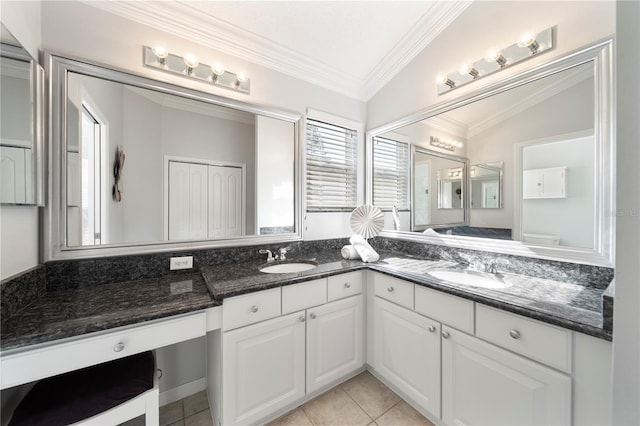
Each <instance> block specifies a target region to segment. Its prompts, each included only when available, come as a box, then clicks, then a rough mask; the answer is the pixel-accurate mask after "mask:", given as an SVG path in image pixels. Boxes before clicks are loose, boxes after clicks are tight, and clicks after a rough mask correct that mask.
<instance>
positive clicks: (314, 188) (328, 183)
mask: <svg viewBox="0 0 640 426" xmlns="http://www.w3.org/2000/svg"><path fill="white" fill-rule="evenodd" d="M356 146H357V131H355V130H351V129H347V128H344V127H341V126H336V125H333V124H329V123H324V122H321V121H317V120H311V119H307V154H306V160H307V172H306V186H307V211H345V210H352V209H353V208H355V207H356V203H357V187H356V161H357V155H356Z"/></svg>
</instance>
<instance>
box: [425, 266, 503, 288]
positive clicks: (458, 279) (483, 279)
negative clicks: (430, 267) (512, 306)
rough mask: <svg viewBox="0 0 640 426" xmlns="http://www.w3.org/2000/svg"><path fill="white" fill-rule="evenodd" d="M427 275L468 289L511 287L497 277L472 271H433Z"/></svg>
mask: <svg viewBox="0 0 640 426" xmlns="http://www.w3.org/2000/svg"><path fill="white" fill-rule="evenodd" d="M427 274H429V275H431V276H432V277H434V278H437V279H439V280H442V281H449V282H452V283H454V284H459V285H468V286H470V287H481V288H493V289H500V288H507V287H510V286H511V283H509V282H507V281H504V280H501V279H500V278H498V277H497V276H493V275H490V274H483V273H480V272H474V271H449V270H435V271H428V272H427Z"/></svg>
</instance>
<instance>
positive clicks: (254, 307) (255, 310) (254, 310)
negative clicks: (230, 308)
mask: <svg viewBox="0 0 640 426" xmlns="http://www.w3.org/2000/svg"><path fill="white" fill-rule="evenodd" d="M251 312H253V313H254V314H255V313H256V312H258V307H257V306H256V305H253V306H252V307H251Z"/></svg>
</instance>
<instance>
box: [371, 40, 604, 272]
mask: <svg viewBox="0 0 640 426" xmlns="http://www.w3.org/2000/svg"><path fill="white" fill-rule="evenodd" d="M590 62H591V63H592V64H593V70H594V96H595V108H594V135H595V137H596V141H597V142H598V143H597V149H596V170H595V174H596V187H595V193H596V217H595V228H596V229H595V232H594V235H595V238H594V248H593V249H581V248H575V247H562V246H553V247H552V246H542V245H527V244H524V243H522V242H520V241H508V240H493V239H489V238H478V237H462V236H449V235H444V236H439V237H432V236H425V235H423V234H416V233H413V232H403V231H392V230H383V231H382V233H381V234H380V235H381V236H382V237H387V238H394V239H400V240H406V241H415V242H422V243H428V244H434V245H445V246H449V247H458V248H465V249H471V250H482V251H490V252H495V253H503V254H510V255H515V256H525V257H534V258H543V259H549V260H557V261H562V262H576V263H585V264H591V265H598V266H606V267H613V266H614V264H615V261H614V259H615V155H614V154H615V148H614V145H615V143H614V125H615V122H614V117H615V103H614V102H613V96H614V91H613V87H614V86H613V75H614V74H613V38H606V39H604V40H600V41H598V42H595V43H592V44H590V45H587V46H586V47H584V48H581V49H578V50H575V51H572V52H570V53H568V54H566V55H564V56H561V57H559V58H556V59H554V60H552V61H550V62H547V63H544V64H540V65H535V66H533V67H531V68H528V69H525V70H524V71H523V72H521V73H519V74H516V75H513V76H509V77H507V78H505V79H504V80H502V81H498V82H496V83H492V84H488V85H485V86H480V87H479V88H478V89H476V90H475V91H472V92H470V93H468V94H466V95H463V96H461V97H458V98H453V99H452V100H449V101H445V102H442V103H438V104H435V105H434V106H431V107H428V108H425V109H423V110H420V111H418V112H416V113H414V114H411V115H409V116H407V117H404V118H401V119H399V120H397V121H393V122H391V123H388V124H385V125H382V126H380V127H377V128H373V129H370V130H369V131H368V132H367V142H366V143H367V163H366V164H367V172H366V184H367V191H366V194H367V202H368V203H371V202H372V199H373V198H372V195H371V194H372V191H373V188H372V180H371V177H372V174H371V144H372V140H373V137H375V136H378V135H381V134H383V133H386V132H390V131H393V130H396V129H398V128H400V127H403V126H407V125H409V124H413V123H416V122H418V121H422V120H425V119H427V118H430V117H433V116H436V115H438V114H441V113H444V112H447V111H449V110H452V109H454V108H458V107H462V106H464V105H467V104H470V103H472V102H476V101H479V100H481V99H485V98H488V97H490V96H493V95H496V94H498V93H502V92H504V91H507V90H509V89H512V88H515V87H518V86H520V85H523V84H527V83H529V82H532V81H535V80H538V79H540V78H544V77H547V76H549V75H551V74H555V73H557V72H559V71H563V70H565V69H567V68H571V67H574V66H577V65H581V64H585V63H590ZM508 155H509V158H511V157H512V155H513V154H512V153H508ZM466 213H467V212H465V216H466Z"/></svg>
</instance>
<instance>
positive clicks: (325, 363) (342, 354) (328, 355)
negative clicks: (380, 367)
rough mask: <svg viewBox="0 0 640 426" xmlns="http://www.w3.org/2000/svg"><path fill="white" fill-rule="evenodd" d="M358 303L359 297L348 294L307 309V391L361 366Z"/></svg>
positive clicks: (362, 329)
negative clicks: (340, 298)
mask: <svg viewBox="0 0 640 426" xmlns="http://www.w3.org/2000/svg"><path fill="white" fill-rule="evenodd" d="M362 305H363V303H362V296H352V297H349V298H347V299H342V300H338V301H336V302H331V303H328V304H326V305H323V306H319V307H317V308H313V309H309V310H307V392H313V391H316V390H318V389H321V388H322V387H323V386H325V385H328V384H330V383H332V382H335V381H336V380H338V379H340V378H341V377H343V376H345V375H347V374H349V373H351V372H352V371H355V370H357V369H358V368H360V367H362V364H363V363H364V355H363V353H364V342H363V338H364V327H363V324H364V316H363V312H362Z"/></svg>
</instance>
